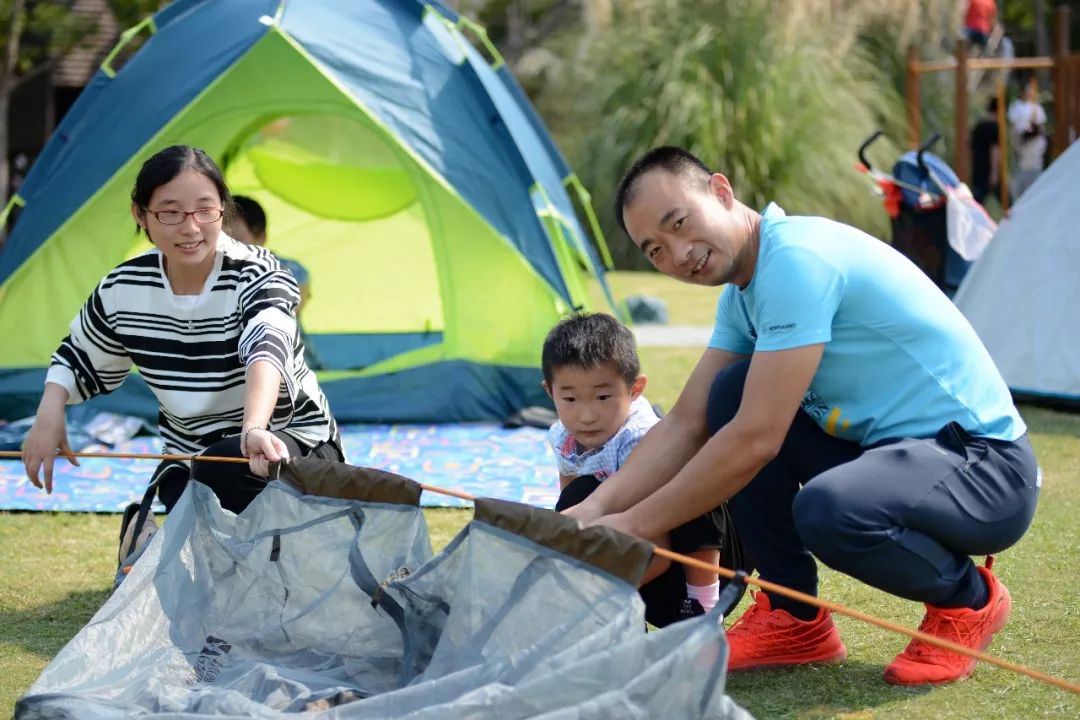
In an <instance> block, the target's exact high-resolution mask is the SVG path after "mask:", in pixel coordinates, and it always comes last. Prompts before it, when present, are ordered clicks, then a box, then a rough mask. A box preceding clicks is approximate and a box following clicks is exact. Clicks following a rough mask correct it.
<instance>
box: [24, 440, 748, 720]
mask: <svg viewBox="0 0 1080 720" xmlns="http://www.w3.org/2000/svg"><path fill="white" fill-rule="evenodd" d="M298 488H307V489H308V490H309V491H311V490H313V489H315V488H317V489H318V491H319V492H322V493H331V494H335V495H341V496H345V497H320V496H313V495H304V494H302V491H301V490H300V489H298ZM419 497H420V493H419V486H418V485H417V484H416V483H413V482H412V481H410V480H406V479H404V478H400V477H397V476H394V475H391V474H388V473H374V472H371V471H365V470H361V469H356V468H349V467H348V466H345V465H340V464H337V463H329V462H326V461H321V460H314V459H309V460H306V461H294V462H293V463H291V464H290V466H289V468H288V470H286V471H284V472H283V474H282V478H281V479H279V480H276V481H274V482H272V483H270V485H269V486H268V487H267V489H266V490H265V491H264V492H263V493H261V494H260V495H259V496H258V497H257V498H256V499H255V501H254V502H252V504H251V505H250V506H249V507H248V508H247V509H246V510H244V512H242V513H240V514H239V515H234V514H232V513H229V512H226V511H223V510H222V509H221V506H220V504H219V503H218V501H217V499H216V498H215V496H214V494H213V492H212V491H210V490H209V488H207V487H205V486H203V485H200V484H198V483H191V484H190V486H189V488H188V490H187V492H185V494H184V496H183V497H182V498H181V500H180V502H179V503H178V504H177V506H176V507H175V509H174V511H173V512H172V514H170V516H169V517H168V519H167V521H166V522H165V524H164V527H163V528H162V529H161V530H160V531H159V532H158V534H157V535H156V536H155V537H154V539H153V540H152V541H151V543H150V545H149V546H148V548H147V550H146V552H145V554H144V555H143V557H142V558H141V559H140V560H139V562H138V563H137V564H136V565H135V567H134V568H133V569H132V571H131V574H130V575H129V576H128V578H127V580H125V582H124V583H123V584H122V585H121V586H120V588H119V589H118V590H117V592H116V593H115V594H114V595H113V596H112V597H111V598H110V599H109V600H108V601H107V602H106V603H105V605H104V606H103V607H102V608H101V609H100V610H99V611H98V613H97V614H96V615H95V616H94V618H93V619H92V620H91V621H90V622H89V623H88V624H87V625H86V627H84V628H83V629H82V630H81V631H80V632H79V633H78V634H77V635H76V636H75V638H74V639H72V640H71V642H69V643H68V645H67V646H65V647H64V648H63V649H62V650H61V651H60V653H59V654H58V655H57V656H56V658H54V660H53V661H52V662H51V663H50V664H49V666H48V667H47V668H46V669H45V671H44V672H43V673H42V675H41V677H40V678H39V679H38V680H37V682H36V683H34V685H33V686H32V687H31V688H30V690H29V692H28V693H27V695H26V696H25V697H23V698H22V699H21V700H20V701H19V702H18V704H17V705H16V708H15V716H16V718H18V719H19V720H29V719H31V718H34V719H36V718H80V719H86V720H112V719H114V718H128V717H146V718H195V717H205V716H213V717H215V718H286V717H295V714H296V713H298V712H303V713H305V717H307V716H310V717H326V718H342V719H345V718H375V719H379V718H386V719H389V718H412V719H416V720H419V719H421V718H476V719H478V720H479V719H484V720H496V719H498V720H508V719H511V718H544V719H546V720H555V719H564V718H565V719H566V720H570V719H571V718H573V719H575V720H585V719H590V718H596V719H599V718H610V717H624V718H651V717H679V718H745V717H749V715H748V714H747V713H746V712H745V711H744V710H743V709H742V708H740V707H739V706H738V705H736V704H735V703H734V702H733V701H731V699H730V698H728V697H727V696H726V695H725V694H724V682H725V673H724V668H725V666H726V662H727V646H726V643H725V639H724V630H723V626H722V622H721V621H722V618H721V617H720V616H719V615H718V614H715V613H713V614H709V615H705V616H702V617H700V618H696V619H694V620H690V621H686V622H682V623H677V624H675V625H673V626H671V627H669V628H666V629H664V630H660V631H657V632H652V633H648V634H646V633H645V632H644V631H643V629H644V608H643V606H642V604H641V600H640V598H639V597H638V595H637V592H636V591H635V585H634V582H635V581H636V579H637V578H638V577H640V575H641V573H642V572H643V571H644V568H645V565H646V564H647V562H648V560H649V557H650V554H651V546H649V545H648V544H646V543H643V542H641V541H638V540H635V539H633V538H629V537H627V536H624V535H620V534H618V533H615V532H613V531H610V530H608V529H606V528H588V529H586V530H584V531H582V530H579V529H578V528H577V527H576V525H575V524H574V523H573V522H572V521H570V520H569V519H568V518H565V517H563V516H560V515H558V514H556V513H552V512H549V511H546V510H538V509H536V508H531V507H528V506H524V505H518V504H516V503H507V502H502V501H496V500H478V501H477V503H476V513H475V516H474V519H473V520H472V521H471V522H470V523H469V524H468V525H467V526H466V528H465V529H464V530H462V532H461V533H460V534H459V535H458V536H457V537H456V538H455V539H454V540H452V541H451V542H450V544H449V546H448V547H447V548H446V549H445V550H444V551H443V552H442V553H440V554H439V555H437V556H433V555H432V551H431V546H430V541H429V538H428V532H427V526H426V524H425V521H424V516H423V514H422V513H421V511H420V508H419V505H418V503H419ZM346 498H349V499H346Z"/></svg>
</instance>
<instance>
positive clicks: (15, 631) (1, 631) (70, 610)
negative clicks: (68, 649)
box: [0, 588, 109, 660]
mask: <svg viewBox="0 0 1080 720" xmlns="http://www.w3.org/2000/svg"><path fill="white" fill-rule="evenodd" d="M108 597H109V590H108V588H102V589H100V590H80V591H78V592H73V593H71V594H69V595H67V596H66V597H64V598H63V599H61V600H57V601H56V602H52V603H48V604H46V605H39V606H37V607H31V608H23V609H18V610H10V609H3V610H0V645H9V646H14V647H19V648H22V649H24V650H26V651H27V652H31V653H34V654H36V655H38V656H41V657H44V658H47V659H50V660H51V659H52V658H53V657H55V656H56V654H57V653H58V652H59V651H60V648H62V647H63V646H64V645H65V644H67V642H68V641H69V640H71V638H73V637H75V634H76V633H78V632H79V630H81V629H82V627H83V626H84V625H86V623H87V622H89V621H90V618H92V617H93V616H94V613H96V612H97V611H98V609H99V608H100V607H101V606H102V605H103V604H104V603H105V601H106V600H107V599H108Z"/></svg>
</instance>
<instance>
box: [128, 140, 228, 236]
mask: <svg viewBox="0 0 1080 720" xmlns="http://www.w3.org/2000/svg"><path fill="white" fill-rule="evenodd" d="M185 170H193V171H194V172H197V173H200V174H201V175H205V176H206V177H207V178H208V179H209V180H210V182H212V183H214V187H216V188H217V191H218V196H219V197H220V198H221V207H222V208H223V209H224V210H225V221H226V222H228V220H229V219H230V216H231V214H232V209H233V203H232V195H231V194H230V193H229V188H228V186H227V185H225V178H224V176H223V175H222V174H221V170H220V169H219V168H218V166H217V163H215V162H214V161H213V160H212V159H211V158H210V156H209V155H207V154H206V152H205V151H203V150H200V149H199V148H196V147H191V146H190V145H173V146H172V147H167V148H165V149H164V150H160V151H159V152H157V153H156V154H155V155H154V156H153V157H152V158H150V159H149V160H147V161H146V162H144V163H143V166H142V168H141V169H140V170H139V176H138V177H137V178H135V187H134V188H132V190H131V202H133V203H134V204H135V207H137V208H139V209H140V210H146V209H147V207H148V206H149V205H150V198H151V197H152V196H153V194H154V191H155V190H157V189H158V188H159V187H161V186H162V185H165V184H166V183H170V182H172V181H173V180H175V179H176V176H177V175H179V174H180V173H182V172H184V171H185Z"/></svg>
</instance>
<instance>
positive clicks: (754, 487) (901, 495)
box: [708, 360, 1039, 619]
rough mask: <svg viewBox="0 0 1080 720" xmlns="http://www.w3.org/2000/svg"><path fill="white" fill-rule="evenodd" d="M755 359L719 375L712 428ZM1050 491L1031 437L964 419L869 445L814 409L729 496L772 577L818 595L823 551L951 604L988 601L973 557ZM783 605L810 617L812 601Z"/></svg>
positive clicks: (881, 580)
mask: <svg viewBox="0 0 1080 720" xmlns="http://www.w3.org/2000/svg"><path fill="white" fill-rule="evenodd" d="M749 365H750V363H749V361H748V360H745V361H741V362H738V363H736V364H734V365H732V366H730V367H728V368H726V369H725V370H723V371H722V372H720V373H719V374H717V376H716V379H715V380H714V382H713V386H712V390H711V393H710V395H709V405H708V422H709V431H710V433H716V431H717V430H719V429H720V428H721V427H723V426H724V425H725V424H726V423H728V422H729V421H730V420H731V419H732V418H734V417H735V413H736V412H737V411H738V409H739V403H740V402H741V400H742V393H743V386H744V385H745V383H746V374H747V370H748V369H749ZM1038 496H1039V486H1038V480H1037V469H1036V464H1035V455H1034V453H1033V452H1032V449H1031V443H1030V442H1029V441H1028V439H1027V436H1024V437H1021V438H1019V439H1018V440H1016V441H1014V442H1006V441H1001V440H991V439H987V438H979V437H972V436H971V435H969V434H968V433H967V432H965V431H964V429H963V428H961V427H960V426H959V425H957V424H956V423H949V424H948V425H946V426H945V427H943V428H942V429H941V430H940V431H939V432H938V433H937V435H936V436H935V437H932V438H924V439H903V440H897V441H893V442H885V443H880V444H878V445H875V446H872V447H863V446H861V445H858V444H857V443H853V442H850V441H847V440H841V439H839V438H835V437H833V436H831V435H828V434H827V433H826V432H825V431H824V430H823V429H822V428H821V427H820V426H818V424H817V423H816V422H814V420H813V419H812V418H811V417H810V416H809V415H807V414H806V413H805V412H803V411H802V410H799V411H798V412H797V413H796V415H795V420H794V422H793V423H792V425H791V429H790V430H789V431H788V434H787V437H786V439H785V440H784V444H783V446H782V448H781V449H780V453H779V455H778V456H777V457H776V458H775V459H773V460H772V461H771V462H769V463H768V464H767V465H766V466H765V467H764V468H762V470H761V471H760V472H759V473H758V474H757V475H756V476H755V477H754V479H753V480H751V481H750V483H749V484H748V485H747V486H746V487H744V488H743V489H742V490H740V491H739V492H738V493H737V494H736V495H735V496H734V497H732V498H731V500H730V501H729V507H730V509H731V511H732V514H733V516H734V520H735V527H736V528H737V530H738V533H739V536H740V537H741V538H742V542H743V545H744V547H745V549H746V552H747V555H748V556H749V561H750V563H752V564H753V566H754V567H756V568H757V570H758V572H759V573H760V575H761V577H762V578H764V579H766V580H769V581H772V582H775V583H779V584H781V585H785V586H787V587H789V588H793V589H795V590H800V591H802V592H804V593H808V594H810V595H817V568H816V565H815V563H814V559H813V557H811V555H814V556H816V557H817V558H818V559H820V560H821V561H822V562H824V563H825V564H826V565H828V566H829V567H831V568H833V569H835V570H839V571H840V572H843V573H845V574H847V575H850V576H852V577H854V578H856V579H858V580H861V581H862V582H864V583H866V584H868V585H872V586H873V587H876V588H880V589H881V590H884V591H886V592H888V593H891V594H893V595H899V596H900V597H904V598H908V599H910V600H918V601H921V602H925V603H929V604H932V605H936V606H939V607H974V608H977V607H981V606H982V605H983V604H984V603H985V602H986V599H987V598H986V595H987V593H986V586H985V583H984V582H983V581H982V579H981V578H980V577H979V575H978V572H977V571H976V566H975V564H974V563H973V562H972V561H971V558H970V557H969V556H970V555H987V554H992V553H997V552H1000V551H1002V550H1004V549H1005V548H1007V547H1009V546H1011V545H1013V544H1014V543H1016V542H1017V541H1018V540H1019V539H1020V537H1021V536H1022V535H1023V534H1024V532H1025V531H1026V530H1027V528H1028V526H1029V525H1030V524H1031V519H1032V517H1033V516H1034V514H1035V505H1036V502H1037V500H1038ZM769 599H770V601H771V602H772V607H774V608H785V609H788V610H789V611H791V612H792V613H793V614H795V615H796V616H801V617H803V618H804V619H807V618H808V617H809V616H810V615H811V613H808V612H807V611H808V608H807V606H805V605H802V604H801V603H794V602H793V601H790V600H786V599H785V598H782V597H779V596H775V595H771V594H770V598H769Z"/></svg>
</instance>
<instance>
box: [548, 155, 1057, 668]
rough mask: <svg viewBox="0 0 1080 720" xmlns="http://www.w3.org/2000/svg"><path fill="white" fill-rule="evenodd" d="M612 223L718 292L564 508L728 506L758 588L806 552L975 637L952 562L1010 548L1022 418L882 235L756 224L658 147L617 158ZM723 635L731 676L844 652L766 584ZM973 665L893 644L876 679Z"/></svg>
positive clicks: (839, 227)
mask: <svg viewBox="0 0 1080 720" xmlns="http://www.w3.org/2000/svg"><path fill="white" fill-rule="evenodd" d="M616 212H617V217H618V218H619V220H620V223H621V224H622V226H623V229H624V230H626V232H627V234H628V235H629V236H630V238H631V239H632V240H633V241H634V243H635V244H636V245H637V246H638V247H639V248H640V249H641V250H642V252H644V253H645V255H646V257H648V258H649V260H650V261H651V262H652V264H653V265H654V266H655V267H656V268H657V269H659V270H660V271H662V272H664V273H665V274H667V275H670V276H672V277H675V278H677V279H679V280H683V281H685V282H689V283H694V284H699V285H709V286H719V285H724V284H727V285H728V287H727V288H725V291H724V293H723V295H722V297H721V299H720V303H719V306H718V309H717V315H716V325H715V329H714V332H713V336H712V339H711V341H710V343H709V347H708V349H707V350H706V351H705V353H704V355H703V356H702V358H701V360H700V361H699V362H698V365H697V367H696V368H695V369H694V371H693V372H692V374H691V376H690V378H689V380H688V381H687V383H686V387H685V388H684V389H683V392H682V393H681V395H680V397H679V400H678V401H677V403H676V404H675V407H674V408H672V410H671V412H670V413H669V414H668V415H667V416H666V417H664V418H663V420H661V422H660V423H659V424H658V425H656V426H655V427H654V428H653V429H652V430H650V431H649V433H648V434H647V435H646V436H645V438H644V439H643V440H642V442H641V444H640V445H639V446H638V448H637V450H635V452H634V453H633V454H632V455H631V456H630V458H629V461H628V462H627V463H626V464H625V465H624V466H623V467H622V468H621V469H620V470H619V472H618V473H616V474H615V475H614V476H612V477H611V478H609V479H608V480H607V481H605V482H604V483H603V485H602V486H601V487H600V489H598V490H597V491H596V492H594V493H593V494H592V495H591V496H590V497H589V498H588V500H586V501H585V502H583V503H581V504H580V505H578V506H577V507H575V508H573V509H572V510H570V511H568V514H571V515H574V516H576V517H578V518H579V519H580V520H581V521H583V522H586V523H588V522H598V523H600V524H604V525H609V526H612V527H615V528H618V529H621V530H623V531H626V532H629V533H631V534H635V535H639V536H642V537H646V538H648V537H656V536H659V535H661V534H662V533H664V532H665V531H667V530H669V529H670V528H672V527H675V526H677V525H679V524H680V523H682V522H685V521H686V520H688V519H690V518H691V517H694V516H696V515H700V514H701V513H702V511H703V510H705V509H708V508H712V507H715V506H717V505H719V504H720V503H721V502H723V501H725V500H728V501H729V506H730V508H731V510H732V512H733V514H734V517H735V525H736V528H737V529H738V531H739V534H740V536H741V538H742V541H743V544H744V546H745V547H746V550H747V552H748V554H749V555H750V559H751V560H752V561H753V563H754V565H755V567H756V568H757V569H758V572H759V573H760V575H761V577H762V578H764V579H766V580H770V581H772V582H775V583H778V584H781V585H785V586H787V587H789V588H793V589H796V590H800V591H802V592H804V593H807V594H810V595H816V594H817V567H816V564H815V562H814V558H813V556H816V557H817V558H819V559H820V560H821V561H823V562H824V563H826V564H827V565H829V566H831V567H833V568H835V569H837V570H839V571H841V572H844V573H847V574H848V575H851V576H853V577H855V578H858V579H859V580H861V581H863V582H866V583H867V584H870V585H872V586H874V587H877V588H880V589H882V590H885V591H886V592H889V593H892V594H895V595H899V596H901V597H905V598H908V599H911V600H916V601H921V602H923V603H925V605H926V617H925V618H924V620H923V624H922V626H921V627H920V629H921V630H923V631H924V632H927V633H930V634H932V635H935V636H938V637H941V638H944V639H948V640H951V641H953V642H955V643H958V644H960V645H964V646H966V647H970V648H975V649H980V650H981V649H983V648H985V647H986V646H987V645H989V643H990V640H991V638H992V636H993V634H994V633H995V632H997V631H998V630H1000V629H1001V628H1002V627H1003V626H1004V625H1005V623H1006V621H1007V620H1008V615H1009V611H1010V607H1011V600H1010V597H1009V592H1008V590H1007V589H1006V588H1005V586H1004V585H1003V584H1002V583H1001V582H1000V580H998V578H997V577H996V576H995V575H994V574H993V573H992V572H991V571H990V568H989V562H988V563H987V567H976V565H975V564H974V563H973V562H972V561H971V559H970V557H969V555H989V554H991V553H996V552H1000V551H1001V550H1004V549H1005V548H1007V547H1009V546H1011V545H1013V544H1014V543H1015V542H1016V541H1017V540H1019V539H1020V537H1021V536H1022V535H1023V533H1024V532H1025V531H1026V530H1027V528H1028V526H1029V525H1030V523H1031V519H1032V517H1033V515H1034V512H1035V505H1036V501H1037V499H1038V481H1037V470H1036V464H1035V457H1034V454H1033V452H1032V449H1031V445H1030V443H1029V442H1028V440H1027V437H1026V434H1025V432H1026V428H1025V426H1024V422H1023V420H1021V418H1020V416H1019V414H1018V413H1017V411H1016V408H1015V407H1014V406H1013V404H1012V399H1011V397H1010V394H1009V390H1008V388H1007V387H1006V385H1005V382H1004V381H1003V380H1002V378H1001V375H1000V374H999V373H998V371H997V368H996V367H995V366H994V364H993V361H992V360H991V359H990V356H989V354H988V353H987V351H986V349H985V348H984V347H983V345H982V343H981V342H980V341H979V339H978V337H977V336H976V335H975V332H974V330H972V328H971V326H970V325H969V324H968V322H967V321H966V320H965V319H964V317H963V316H962V315H961V314H960V313H959V311H958V310H957V309H956V308H955V307H954V306H953V305H952V303H951V302H949V300H948V299H947V298H946V297H945V296H944V295H943V294H942V293H941V292H940V291H939V290H938V289H937V288H936V287H935V286H934V285H933V283H932V282H930V280H928V279H927V278H926V276H925V275H923V274H922V273H921V272H920V271H919V270H918V269H917V268H916V267H915V266H914V265H912V264H911V263H910V262H909V261H908V260H906V259H905V258H904V257H903V256H901V255H900V254H899V253H897V252H896V251H894V250H893V249H892V248H890V247H889V246H887V245H885V244H884V243H882V242H880V241H878V240H875V239H874V238H872V237H870V236H868V235H866V234H864V233H862V232H860V231H859V230H856V229H855V228H852V227H849V226H846V225H843V224H840V223H837V222H833V221H830V220H826V219H824V218H814V217H788V216H787V215H785V213H784V212H783V210H781V209H780V208H779V207H777V206H776V205H770V206H769V207H767V208H766V209H765V211H764V212H763V213H758V212H756V211H754V210H753V209H751V208H749V207H747V206H746V205H744V204H742V203H740V202H739V201H738V200H737V199H736V198H735V196H734V194H733V192H732V189H731V185H730V183H729V182H728V180H727V178H725V177H724V176H723V175H720V174H715V173H713V172H712V171H710V170H709V169H708V167H706V166H705V165H704V164H703V163H702V162H701V161H700V160H699V159H697V158H696V157H694V156H693V155H691V154H689V153H687V152H685V151H683V150H680V149H678V148H658V149H655V150H653V151H651V152H649V153H648V154H646V155H645V156H644V157H642V158H641V159H640V160H639V161H638V162H637V163H635V164H634V166H633V167H632V168H631V169H630V170H629V171H628V172H627V174H626V176H625V177H624V178H623V180H622V182H621V183H620V185H619V189H618V192H617V197H616ZM811 554H812V555H813V556H812V555H811ZM728 641H729V646H730V658H729V669H730V670H733V671H734V670H745V669H751V668H761V667H770V666H786V665H797V664H804V663H813V662H839V661H841V660H843V659H844V657H845V656H846V649H845V648H844V645H843V643H842V641H841V639H840V634H839V631H838V630H837V628H836V626H835V625H833V623H832V620H831V618H830V616H829V613H828V612H827V611H825V610H823V609H822V610H818V609H816V608H815V607H812V606H809V605H806V604H803V603H799V602H795V601H792V600H789V599H787V598H785V597H782V596H779V595H775V594H770V593H758V594H757V595H756V596H755V602H754V604H753V605H752V606H751V607H750V609H749V610H747V611H746V613H745V614H744V615H743V616H742V617H741V618H740V619H739V620H738V621H737V622H736V623H735V624H734V625H732V627H731V629H730V630H729V632H728ZM974 665H975V661H974V660H971V659H969V658H967V657H965V656H962V655H958V654H955V653H950V652H946V651H941V650H938V649H936V648H932V647H930V646H928V645H926V644H924V643H922V642H919V641H912V642H911V643H910V644H909V645H908V647H907V649H905V650H904V651H903V652H901V653H900V654H899V655H898V656H897V657H896V659H895V660H894V661H893V662H892V663H891V664H890V665H889V666H888V667H887V668H886V669H885V680H886V681H887V682H890V683H893V684H900V685H917V684H925V683H943V682H951V681H953V680H958V679H960V678H963V677H966V676H967V675H970V674H971V672H972V671H973V670H974Z"/></svg>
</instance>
